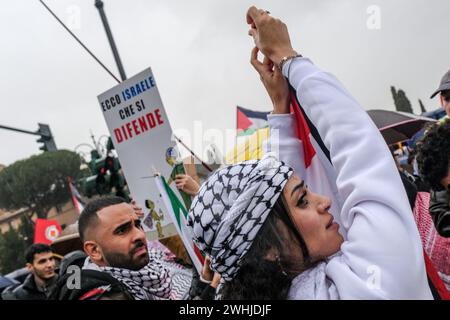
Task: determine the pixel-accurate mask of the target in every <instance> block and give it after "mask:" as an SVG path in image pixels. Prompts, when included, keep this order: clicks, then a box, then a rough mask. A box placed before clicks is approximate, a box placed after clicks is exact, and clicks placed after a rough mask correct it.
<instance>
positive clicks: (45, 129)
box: [36, 123, 57, 152]
mask: <svg viewBox="0 0 450 320" xmlns="http://www.w3.org/2000/svg"><path fill="white" fill-rule="evenodd" d="M38 125H39V129H38V131H37V134H39V135H40V136H41V137H40V138H39V139H37V140H36V141H37V142H40V143H43V145H42V146H40V147H39V150H42V151H44V152H45V151H56V150H57V148H56V144H55V140H54V139H53V135H52V132H51V131H50V127H49V125H48V124H43V123H38Z"/></svg>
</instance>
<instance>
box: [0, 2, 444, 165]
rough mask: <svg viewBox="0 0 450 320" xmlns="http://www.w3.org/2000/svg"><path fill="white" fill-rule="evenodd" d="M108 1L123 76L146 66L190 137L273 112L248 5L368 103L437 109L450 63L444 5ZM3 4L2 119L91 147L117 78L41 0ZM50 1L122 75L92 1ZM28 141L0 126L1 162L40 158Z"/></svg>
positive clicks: (66, 143) (176, 124)
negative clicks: (100, 98)
mask: <svg viewBox="0 0 450 320" xmlns="http://www.w3.org/2000/svg"><path fill="white" fill-rule="evenodd" d="M104 2H105V10H106V14H107V16H108V19H109V22H110V26H111V28H112V31H113V34H114V37H115V40H116V44H117V46H118V48H119V51H120V55H121V58H122V61H123V64H124V67H125V70H126V73H127V76H128V77H131V76H133V75H135V74H136V73H139V72H140V71H142V70H143V69H145V68H147V67H149V66H150V67H152V69H153V72H154V75H155V78H156V81H157V84H158V87H159V90H160V94H161V97H162V100H163V103H164V105H165V108H166V110H167V113H168V115H169V119H170V122H171V125H172V128H173V129H178V130H179V129H184V130H189V131H191V132H192V131H193V130H194V123H195V121H202V126H203V129H204V130H207V129H211V128H214V129H219V130H222V131H223V130H225V129H234V128H235V121H236V120H235V107H236V105H241V106H244V107H247V108H251V109H255V110H261V111H262V110H270V107H271V104H270V100H269V98H268V96H267V95H266V93H265V91H264V89H263V86H262V85H261V84H260V82H259V78H258V76H257V75H256V73H255V71H254V70H253V69H252V67H251V66H250V64H249V62H248V61H249V55H250V50H251V49H252V41H251V38H250V37H249V36H248V35H247V30H248V28H247V25H246V23H245V12H246V10H247V8H248V7H249V6H250V5H252V4H255V5H256V6H258V7H262V8H265V9H267V10H269V11H270V12H271V13H272V15H274V16H277V17H279V18H281V19H282V20H283V21H285V22H286V24H287V25H288V28H289V31H290V33H291V37H292V42H293V45H294V47H295V49H297V51H298V52H300V53H302V54H303V55H304V56H308V57H310V58H311V59H312V60H313V61H314V62H315V63H316V64H317V65H318V66H319V67H321V68H322V69H325V70H327V71H330V72H332V73H333V74H335V75H336V76H337V77H338V78H339V79H340V80H341V82H343V83H344V85H345V86H346V87H347V89H348V90H349V91H350V92H351V93H352V94H353V95H354V96H355V98H356V99H357V100H358V101H359V102H360V103H361V104H362V105H363V106H364V108H366V109H389V110H394V106H393V101H392V97H391V93H390V89H389V87H390V85H395V86H397V87H400V88H402V89H403V90H405V91H406V94H407V96H408V97H409V99H410V100H411V102H412V104H413V107H414V108H415V111H416V112H419V106H418V102H417V99H419V98H421V99H422V101H423V102H424V104H425V106H426V107H427V109H428V110H432V109H435V108H436V107H438V101H437V99H435V100H430V99H429V96H430V94H431V93H432V92H433V91H434V90H435V89H436V88H437V86H438V83H439V80H440V78H441V77H442V75H443V74H444V73H445V72H446V71H447V70H448V69H449V68H450V61H449V58H450V42H449V41H448V39H449V31H450V28H449V22H448V21H449V17H448V15H449V12H450V1H448V0H371V1H366V0H315V1H312V0H308V1H306V0H295V1H294V0H278V1H244V0H228V1H224V0H217V1H212V0H210V1H206V0H193V1H183V0H178V1H175V0H166V1H163V0H127V1H125V0H105V1H104ZM0 3H1V8H0V33H1V37H0V39H1V41H2V43H1V52H0V70H1V72H0V97H1V104H0V124H1V125H7V126H12V127H18V128H22V129H26V130H31V131H35V130H37V128H38V126H37V123H38V122H41V123H47V124H49V125H50V127H51V129H52V131H53V134H54V136H55V140H56V144H57V146H58V148H65V149H71V150H73V149H74V148H75V147H76V146H77V145H78V144H80V143H90V144H91V139H90V131H91V130H92V132H93V133H94V135H95V136H96V137H97V138H99V137H100V136H102V135H105V134H107V133H108V130H107V127H106V124H105V122H104V119H103V115H102V113H101V111H100V107H99V106H98V102H97V95H98V94H100V93H102V92H104V91H106V90H107V89H109V88H111V87H112V86H114V85H115V84H116V82H115V81H114V79H112V78H111V77H110V75H108V74H107V73H106V72H105V71H104V70H103V69H102V68H100V66H99V65H98V64H97V63H96V62H95V61H94V60H93V59H92V58H91V57H90V56H89V55H88V54H87V53H86V52H85V51H84V50H83V49H82V48H81V47H80V46H79V44H78V43H76V42H75V41H74V39H72V38H71V37H70V36H69V34H68V33H67V32H66V31H65V30H64V29H63V28H62V27H61V26H60V25H59V24H58V23H57V22H56V20H55V19H54V18H53V17H52V16H50V14H49V13H48V12H47V11H46V10H45V9H44V7H43V6H42V5H41V4H40V3H39V1H38V0H16V1H6V0H0ZM46 3H47V5H49V6H50V7H51V8H52V9H53V10H54V11H55V13H56V14H57V15H58V16H59V17H60V18H61V19H62V20H63V21H64V22H66V23H67V24H68V25H69V26H70V27H71V28H72V30H73V32H74V33H76V34H77V35H78V36H79V37H80V38H81V39H82V40H83V41H84V42H85V44H86V45H87V46H88V47H89V48H90V49H91V50H92V51H93V52H94V53H95V54H97V55H98V57H99V58H100V59H101V60H102V61H103V62H104V63H105V64H106V65H107V66H108V67H109V68H110V69H111V70H112V71H113V72H114V73H115V74H117V76H118V71H117V68H116V65H115V63H114V59H113V57H112V54H111V50H110V47H109V44H108V42H107V39H106V35H105V32H104V30H103V27H102V24H101V21H100V17H99V15H98V12H97V9H96V8H95V7H94V0H46ZM372 6H376V7H375V11H373V7H372ZM368 8H369V11H368ZM378 9H379V17H380V20H379V21H378V20H376V18H377V17H378V14H377V10H378ZM374 19H375V20H374ZM378 27H379V28H378ZM36 138H37V137H36V136H31V135H26V134H21V133H15V132H10V131H6V130H2V129H0V148H1V149H0V150H1V152H0V163H3V164H6V165H8V164H11V163H13V162H14V161H16V160H19V159H23V158H27V157H29V156H31V155H32V154H36V153H38V152H39V149H38V148H39V145H38V143H36V142H35V140H36ZM80 150H83V151H85V150H87V149H86V148H85V149H83V148H80ZM196 151H198V150H196Z"/></svg>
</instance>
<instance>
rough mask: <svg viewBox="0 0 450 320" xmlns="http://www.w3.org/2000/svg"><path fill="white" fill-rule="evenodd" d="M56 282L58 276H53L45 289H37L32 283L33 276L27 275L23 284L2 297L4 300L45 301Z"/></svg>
mask: <svg viewBox="0 0 450 320" xmlns="http://www.w3.org/2000/svg"><path fill="white" fill-rule="evenodd" d="M57 280H58V276H57V275H55V277H54V278H53V279H52V280H51V281H50V282H49V284H48V285H47V287H45V288H38V287H37V285H36V282H35V281H34V275H33V274H29V275H28V277H26V279H25V281H24V282H23V284H21V285H20V286H17V287H15V288H14V290H12V291H11V292H6V293H5V294H4V295H2V296H3V299H5V300H47V298H48V297H49V296H50V293H51V292H52V291H53V288H54V287H55V285H56V282H57ZM5 291H6V290H5Z"/></svg>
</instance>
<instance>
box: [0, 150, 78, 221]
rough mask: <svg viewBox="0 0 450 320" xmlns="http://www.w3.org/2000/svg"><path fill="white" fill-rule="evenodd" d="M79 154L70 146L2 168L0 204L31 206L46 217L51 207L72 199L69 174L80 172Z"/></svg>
mask: <svg viewBox="0 0 450 320" xmlns="http://www.w3.org/2000/svg"><path fill="white" fill-rule="evenodd" d="M80 163H81V160H80V157H79V156H78V155H77V154H76V153H74V152H72V151H68V150H58V151H54V152H44V153H42V154H39V155H35V156H32V157H30V158H28V159H25V160H19V161H16V162H15V163H13V164H12V165H10V166H8V167H6V168H5V169H3V170H2V171H1V172H0V208H3V209H5V210H18V209H21V208H28V209H29V213H28V218H29V219H31V217H32V216H33V215H34V214H36V215H37V217H38V218H42V219H46V218H47V213H48V211H49V210H50V209H51V208H53V207H59V206H61V205H63V204H64V203H66V202H67V201H68V200H69V199H70V190H69V187H68V183H67V178H68V177H72V178H74V179H76V178H77V177H78V174H79V173H80Z"/></svg>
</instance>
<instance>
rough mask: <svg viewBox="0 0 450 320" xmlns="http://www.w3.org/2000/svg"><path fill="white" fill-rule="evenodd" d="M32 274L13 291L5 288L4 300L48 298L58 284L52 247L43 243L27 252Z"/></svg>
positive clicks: (28, 264) (28, 267) (26, 257)
mask: <svg viewBox="0 0 450 320" xmlns="http://www.w3.org/2000/svg"><path fill="white" fill-rule="evenodd" d="M25 259H26V262H27V264H26V267H27V269H28V271H30V274H29V275H28V277H27V278H26V279H25V281H24V283H23V284H22V285H20V286H18V287H16V288H14V289H13V290H12V291H9V290H8V289H6V290H5V292H4V293H3V295H2V297H3V299H4V300H46V299H47V298H48V297H49V295H50V293H51V291H52V290H53V288H54V287H55V285H56V282H57V279H58V275H57V274H56V273H55V259H54V257H53V252H52V249H51V248H50V247H49V246H48V245H46V244H43V243H35V244H33V245H31V246H30V247H29V248H28V249H27V251H26V252H25Z"/></svg>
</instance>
